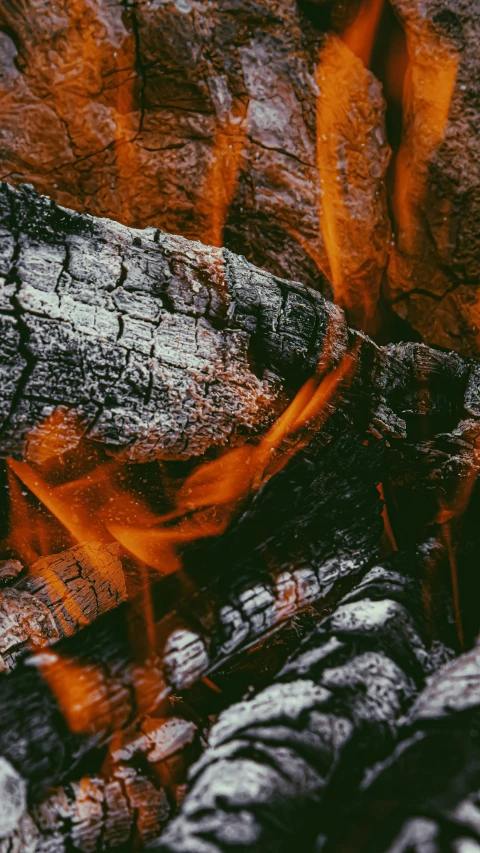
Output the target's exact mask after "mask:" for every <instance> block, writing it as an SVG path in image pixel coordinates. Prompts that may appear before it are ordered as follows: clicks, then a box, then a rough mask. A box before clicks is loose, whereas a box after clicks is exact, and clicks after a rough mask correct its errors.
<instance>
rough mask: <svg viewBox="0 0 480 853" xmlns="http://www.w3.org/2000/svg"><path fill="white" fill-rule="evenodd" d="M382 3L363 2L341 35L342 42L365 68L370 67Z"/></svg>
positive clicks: (380, 1) (380, 0)
mask: <svg viewBox="0 0 480 853" xmlns="http://www.w3.org/2000/svg"><path fill="white" fill-rule="evenodd" d="M384 2H385V0H364V2H363V3H362V4H361V6H360V9H359V10H358V13H357V15H356V16H355V19H354V20H353V21H352V23H351V24H349V25H348V27H347V28H346V29H345V31H344V33H343V35H342V41H344V42H345V44H346V45H348V47H349V48H350V50H351V51H352V53H354V54H355V56H358V58H359V59H361V60H362V62H363V64H364V65H365V68H368V67H369V66H370V60H371V58H372V51H373V44H374V41H375V36H376V32H377V29H378V25H379V23H380V18H381V15H382V11H383V6H384Z"/></svg>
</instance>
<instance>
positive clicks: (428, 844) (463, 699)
mask: <svg viewBox="0 0 480 853" xmlns="http://www.w3.org/2000/svg"><path fill="white" fill-rule="evenodd" d="M479 674H480V661H479V650H478V646H476V647H475V648H474V649H472V650H471V651H469V652H467V653H465V654H464V655H461V656H460V657H459V658H457V659H456V660H454V661H452V662H450V663H448V664H447V665H446V666H444V667H443V669H441V670H439V671H438V672H437V673H436V674H435V676H434V677H432V678H431V679H430V681H429V683H428V684H427V686H426V687H425V688H424V690H423V691H422V692H421V693H420V695H419V696H418V697H417V699H416V701H415V703H414V705H413V707H412V708H411V709H410V711H409V713H408V714H407V716H406V718H405V719H404V720H403V722H402V725H401V727H400V730H399V734H400V739H399V743H398V745H397V746H396V748H395V750H394V751H393V752H392V754H391V755H390V756H389V757H388V758H387V759H386V760H384V761H383V762H380V763H379V765H377V766H376V767H375V768H373V770H372V772H371V774H370V775H369V776H367V777H366V778H365V780H364V784H363V785H362V786H361V790H360V791H359V793H358V795H357V796H356V797H355V798H354V799H353V801H352V802H351V803H350V805H349V806H347V804H346V803H345V802H344V803H343V804H340V809H339V811H337V813H336V814H335V815H332V818H333V819H332V820H331V821H329V822H328V828H329V830H330V836H329V837H328V832H327V836H326V837H324V838H322V840H321V841H319V848H320V850H322V851H325V853H327V851H328V853H330V851H333V850H338V849H341V850H345V851H355V853H363V851H367V850H368V851H369V853H370V851H372V853H377V851H387V850H388V851H395V853H397V851H398V853H406V851H412V853H420V851H424V850H429V851H432V853H439V851H442V853H443V851H449V853H450V851H452V853H453V851H472V853H474V851H476V850H477V849H478V848H479V847H480V822H479V799H478V797H479V793H478V792H479V787H480V776H479V747H480V745H479V732H478V723H479V709H480V694H479V681H480V675H479ZM373 816H375V818H374V819H373Z"/></svg>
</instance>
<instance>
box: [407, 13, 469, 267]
mask: <svg viewBox="0 0 480 853" xmlns="http://www.w3.org/2000/svg"><path fill="white" fill-rule="evenodd" d="M406 36H407V48H408V54H409V63H408V66H407V71H406V75H405V81H404V88H403V115H404V118H403V128H404V134H403V138H402V144H401V146H400V150H399V152H398V156H397V161H396V174H395V193H394V199H393V201H394V212H395V220H396V226H397V245H398V249H399V250H400V251H401V252H407V253H408V254H412V253H415V252H419V253H421V252H422V249H424V243H425V234H424V224H423V221H420V218H419V217H420V214H419V207H420V206H421V203H422V201H423V200H424V199H425V196H426V193H427V189H428V173H429V166H430V162H431V160H432V157H433V155H434V154H435V152H436V151H437V150H438V148H439V146H440V145H441V143H442V141H443V138H444V133H445V128H446V125H447V120H448V113H449V109H450V103H451V99H452V94H453V89H454V85H455V79H456V76H457V69H458V61H459V58H458V55H457V53H456V51H455V50H454V49H453V48H452V47H450V46H448V45H446V44H444V43H443V42H441V41H440V39H439V38H438V37H435V35H434V34H432V33H430V32H429V29H428V25H427V24H425V25H424V27H423V28H420V29H419V28H416V27H415V28H414V27H412V28H410V27H408V26H407V28H406ZM447 218H448V217H447Z"/></svg>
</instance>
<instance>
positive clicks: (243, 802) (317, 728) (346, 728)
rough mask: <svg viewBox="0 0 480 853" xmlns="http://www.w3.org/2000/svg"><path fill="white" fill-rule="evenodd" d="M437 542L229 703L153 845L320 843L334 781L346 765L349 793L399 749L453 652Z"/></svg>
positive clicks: (370, 586)
mask: <svg viewBox="0 0 480 853" xmlns="http://www.w3.org/2000/svg"><path fill="white" fill-rule="evenodd" d="M426 551H428V547H427V548H426V549H425V552H424V554H422V555H421V556H420V555H417V557H416V560H415V559H414V558H413V557H410V560H408V559H406V558H405V556H404V557H402V558H400V560H399V559H398V558H397V559H394V560H393V562H392V563H391V564H389V563H386V564H384V565H379V566H375V567H374V568H372V569H370V570H369V571H367V572H366V574H365V575H364V577H363V578H362V580H361V581H360V583H359V584H358V585H357V586H356V587H354V588H353V589H352V591H351V592H350V593H349V594H348V595H347V596H346V597H345V598H344V599H342V600H341V601H340V602H339V604H338V606H337V608H336V609H335V610H334V611H333V613H332V614H331V615H330V616H329V617H328V618H327V619H326V620H325V621H324V622H322V623H321V625H320V626H319V628H318V629H317V631H316V632H315V633H314V635H313V636H311V637H310V638H309V640H308V641H307V642H306V643H305V644H304V646H303V647H302V648H301V649H300V651H299V653H297V655H296V656H295V657H294V658H293V659H292V660H291V661H290V662H289V663H288V664H287V666H286V667H285V668H284V670H283V671H282V672H281V673H280V675H279V676H278V678H277V679H276V683H274V684H273V685H272V686H271V687H268V688H267V689H266V690H265V691H263V693H260V694H258V695H257V696H254V697H253V698H249V699H246V700H245V701H243V702H241V703H239V704H238V705H232V706H231V707H230V708H229V709H228V710H227V711H225V712H223V714H221V715H220V717H219V720H218V722H217V723H216V724H215V725H214V726H213V728H212V731H211V733H210V737H209V746H208V748H207V749H206V751H205V752H204V754H203V756H202V757H201V759H200V761H199V762H198V763H197V764H196V765H195V766H194V767H193V768H192V770H191V786H192V787H191V791H190V792H189V794H188V795H187V798H186V800H185V802H184V804H183V807H182V811H181V814H180V816H179V817H178V818H176V819H175V820H174V821H173V822H172V823H171V824H170V825H169V826H168V828H167V829H166V831H165V833H164V835H163V837H162V839H161V840H160V841H159V842H158V843H157V844H155V845H154V849H158V850H162V851H175V853H181V851H193V850H197V851H199V853H200V851H207V850H208V851H209V853H213V851H224V850H229V849H231V848H232V847H235V846H236V845H239V844H241V845H242V847H245V848H246V849H248V850H251V851H256V850H259V851H260V850H262V851H264V850H275V851H280V850H288V849H290V847H291V844H292V841H293V839H295V840H296V843H297V844H299V845H300V849H305V850H307V849H310V847H311V846H312V843H313V838H314V834H315V828H316V827H317V831H318V825H319V821H320V823H321V817H320V815H321V811H322V810H321V804H322V800H323V798H324V795H325V794H326V792H327V794H326V795H327V796H329V797H330V798H331V796H332V790H331V789H332V786H335V785H337V786H339V779H338V777H339V776H340V777H341V785H340V786H339V788H338V789H337V790H341V797H342V801H343V800H346V801H348V798H349V795H350V794H351V792H352V790H354V788H355V785H356V784H357V783H358V781H359V779H360V778H361V774H362V772H363V768H364V766H365V762H372V761H375V760H378V759H379V758H380V757H381V756H382V754H383V755H385V753H388V751H389V749H391V747H392V744H393V743H394V738H395V734H396V729H397V720H398V718H399V716H400V715H401V714H403V713H405V711H406V710H407V708H408V707H409V706H410V704H411V702H412V699H413V698H414V696H415V695H416V692H417V691H418V689H419V687H420V686H421V685H422V683H423V680H424V678H425V676H426V675H428V674H430V673H431V672H432V671H433V670H434V669H435V668H436V666H438V665H439V663H440V662H441V661H442V658H444V655H445V654H447V655H448V653H447V652H446V651H445V649H442V648H441V647H435V648H432V650H431V652H430V653H428V652H427V648H426V637H425V634H424V627H425V622H424V617H423V608H422V604H421V586H420V583H419V579H418V570H419V569H420V572H421V567H422V563H423V562H424V559H425V554H426ZM422 557H423V559H422ZM412 569H413V571H412ZM415 569H416V571H415ZM410 571H412V573H411V574H410V573H409V572H410ZM444 615H445V614H444Z"/></svg>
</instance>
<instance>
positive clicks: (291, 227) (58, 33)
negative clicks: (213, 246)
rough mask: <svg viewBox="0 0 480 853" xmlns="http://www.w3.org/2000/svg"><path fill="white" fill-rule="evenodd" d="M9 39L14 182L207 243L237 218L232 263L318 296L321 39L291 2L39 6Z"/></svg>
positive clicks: (6, 82)
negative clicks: (286, 279) (265, 270)
mask: <svg viewBox="0 0 480 853" xmlns="http://www.w3.org/2000/svg"><path fill="white" fill-rule="evenodd" d="M28 20H34V21H35V26H34V27H30V26H28V25H27V21H28ZM2 27H3V32H2V47H3V67H2V77H1V79H2V88H1V93H2V96H3V99H2V104H3V105H4V107H3V115H4V121H3V134H2V152H1V154H2V156H1V169H2V171H1V174H2V177H7V176H8V178H9V179H11V180H12V181H13V182H18V181H22V180H23V181H25V180H27V181H28V182H30V181H31V182H32V183H34V185H35V186H36V187H37V189H38V190H39V191H40V192H47V193H48V194H49V195H53V196H54V198H55V199H56V200H57V201H58V202H60V203H61V204H66V205H69V206H73V207H75V208H77V207H81V208H82V209H86V210H88V211H89V212H90V213H93V214H96V215H100V216H113V217H114V218H119V219H121V220H122V221H124V222H128V223H129V224H130V225H134V226H139V227H145V226H146V225H155V226H159V227H162V228H164V229H165V230H167V231H170V232H172V233H181V234H184V235H185V236H187V237H190V238H193V239H202V240H204V242H206V243H212V242H214V243H216V242H217V240H218V239H219V237H221V230H222V226H223V220H224V219H225V217H226V216H227V215H228V209H229V205H230V204H232V206H233V209H234V211H235V213H234V215H233V211H232V216H231V217H230V223H229V225H228V227H227V235H228V236H227V240H229V241H230V243H229V244H230V245H231V247H232V248H233V249H234V250H235V251H240V252H245V250H246V249H247V248H248V250H249V252H250V259H251V260H253V261H254V262H257V263H259V262H260V261H261V262H262V264H261V265H262V266H268V265H270V269H271V271H272V272H275V273H276V274H281V275H287V274H288V275H289V276H290V277H292V278H295V277H300V278H302V280H304V281H308V283H310V284H314V283H316V282H318V280H319V278H320V277H321V276H320V273H319V270H318V267H317V264H316V261H315V260H314V259H315V258H316V257H317V256H318V255H320V256H322V255H323V257H324V251H323V249H322V245H321V239H320V237H319V228H318V210H317V177H316V164H315V83H314V80H313V72H314V65H315V53H316V41H317V38H318V37H317V35H316V34H315V32H314V31H312V28H311V26H310V24H309V22H308V21H307V20H306V19H305V18H304V17H303V16H302V15H301V14H300V13H299V10H298V9H297V7H296V4H295V2H294V0H288V2H281V3H275V4H274V5H273V6H272V4H271V3H270V2H266V0H264V1H263V2H255V3H251V2H247V3H244V2H237V0H233V2H228V3H217V4H214V5H212V4H211V3H207V2H205V1H204V0H201V2H197V0H194V2H191V0H178V2H175V3H149V2H144V0H141V2H137V3H135V4H130V3H120V2H118V3H114V4H112V3H106V2H101V0H95V2H88V3H87V2H82V0H76V2H75V3H73V4H72V3H71V2H62V3H59V4H57V5H56V7H55V10H54V11H53V10H50V9H46V8H45V7H44V6H43V5H42V3H40V2H37V0H32V2H30V0H29V2H27V3H24V4H22V6H21V7H15V6H9V7H6V6H3V7H2ZM53 54H54V55H55V61H52V55H53ZM21 116H23V118H21ZM39 137H41V139H42V142H41V144H39V141H38V140H39ZM312 256H313V257H312Z"/></svg>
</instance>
